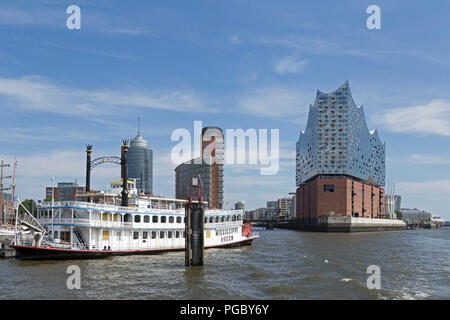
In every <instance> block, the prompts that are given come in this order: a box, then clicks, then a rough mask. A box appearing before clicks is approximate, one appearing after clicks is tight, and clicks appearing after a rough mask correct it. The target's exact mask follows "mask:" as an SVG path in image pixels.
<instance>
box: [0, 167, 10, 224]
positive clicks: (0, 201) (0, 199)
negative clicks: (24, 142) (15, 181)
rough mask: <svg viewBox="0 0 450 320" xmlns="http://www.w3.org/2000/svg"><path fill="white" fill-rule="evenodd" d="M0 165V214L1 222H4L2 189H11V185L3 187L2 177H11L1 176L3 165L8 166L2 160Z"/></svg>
mask: <svg viewBox="0 0 450 320" xmlns="http://www.w3.org/2000/svg"><path fill="white" fill-rule="evenodd" d="M0 167H1V174H0V215H1V221H0V222H1V224H6V220H7V219H6V215H5V212H4V211H5V206H4V205H3V191H6V190H9V189H11V187H9V188H4V187H3V179H7V178H11V177H4V176H3V168H4V167H9V164H7V163H4V161H3V160H2V164H1V165H0Z"/></svg>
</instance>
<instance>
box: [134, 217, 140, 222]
mask: <svg viewBox="0 0 450 320" xmlns="http://www.w3.org/2000/svg"><path fill="white" fill-rule="evenodd" d="M134 222H136V223H139V222H141V216H140V215H135V216H134Z"/></svg>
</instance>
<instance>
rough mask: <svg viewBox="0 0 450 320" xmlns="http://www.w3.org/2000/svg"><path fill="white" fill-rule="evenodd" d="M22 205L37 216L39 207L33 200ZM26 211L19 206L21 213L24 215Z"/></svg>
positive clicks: (27, 200)
mask: <svg viewBox="0 0 450 320" xmlns="http://www.w3.org/2000/svg"><path fill="white" fill-rule="evenodd" d="M22 205H23V206H24V207H25V208H27V210H28V211H29V212H30V213H31V214H32V215H33V216H36V214H37V205H36V202H35V201H34V200H33V199H25V200H23V201H22ZM24 212H25V209H24V208H23V207H22V206H19V213H24Z"/></svg>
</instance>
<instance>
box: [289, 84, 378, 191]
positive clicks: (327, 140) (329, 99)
mask: <svg viewBox="0 0 450 320" xmlns="http://www.w3.org/2000/svg"><path fill="white" fill-rule="evenodd" d="M320 174H323V175H328V174H332V175H349V176H352V177H356V178H359V179H362V180H368V181H370V180H372V181H373V182H374V183H375V184H377V185H379V186H384V184H385V145H384V143H382V142H381V141H380V138H379V137H378V133H377V131H376V130H373V131H369V130H368V128H367V124H366V120H365V117H364V109H363V107H362V106H356V105H355V103H354V101H353V98H352V95H351V92H350V88H349V85H348V81H346V82H345V83H344V84H343V85H342V86H340V87H339V88H338V89H337V90H336V91H334V92H331V93H324V92H321V91H319V90H318V91H317V95H316V99H315V101H314V104H313V105H311V106H310V109H309V117H308V122H307V126H306V129H305V131H302V132H301V133H300V137H299V140H298V142H297V156H296V183H297V186H300V185H301V184H302V183H304V182H305V181H307V180H309V179H311V178H312V177H315V176H316V175H320Z"/></svg>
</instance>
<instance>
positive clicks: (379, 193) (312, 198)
mask: <svg viewBox="0 0 450 320" xmlns="http://www.w3.org/2000/svg"><path fill="white" fill-rule="evenodd" d="M384 213H385V205H384V190H383V189H382V188H380V187H379V186H377V185H375V184H373V183H371V182H369V181H361V180H359V179H355V178H353V177H350V176H336V175H321V176H316V177H315V178H313V179H311V180H309V181H307V182H306V183H304V184H302V185H301V186H299V187H298V188H297V192H296V219H295V229H296V230H301V231H318V232H365V231H386V230H402V229H406V224H405V223H403V222H402V221H399V220H391V219H380V218H381V217H382V216H383V215H384Z"/></svg>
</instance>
